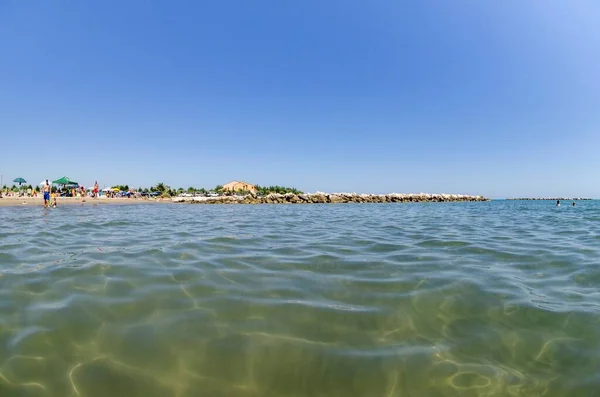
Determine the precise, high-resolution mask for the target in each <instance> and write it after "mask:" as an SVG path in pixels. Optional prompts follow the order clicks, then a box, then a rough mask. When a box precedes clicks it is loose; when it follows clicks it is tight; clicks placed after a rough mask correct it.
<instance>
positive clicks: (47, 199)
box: [42, 179, 50, 208]
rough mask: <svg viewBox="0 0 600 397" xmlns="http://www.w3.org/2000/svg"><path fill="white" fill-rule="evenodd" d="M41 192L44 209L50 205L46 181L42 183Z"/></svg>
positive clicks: (48, 185) (48, 188)
mask: <svg viewBox="0 0 600 397" xmlns="http://www.w3.org/2000/svg"><path fill="white" fill-rule="evenodd" d="M42 192H43V193H44V208H48V205H49V204H50V183H49V182H48V179H46V182H45V183H44V187H43V188H42Z"/></svg>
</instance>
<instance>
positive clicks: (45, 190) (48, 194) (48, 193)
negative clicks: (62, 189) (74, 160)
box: [42, 179, 98, 208]
mask: <svg viewBox="0 0 600 397" xmlns="http://www.w3.org/2000/svg"><path fill="white" fill-rule="evenodd" d="M77 190H79V194H80V195H81V197H82V201H85V195H86V193H85V192H86V190H85V188H84V187H83V186H79V188H78V189H75V188H72V189H71V196H72V197H77V195H78V193H77ZM42 194H43V195H44V208H48V207H49V206H52V207H53V208H56V206H57V203H56V196H57V194H56V193H52V186H51V185H50V182H49V181H48V179H46V181H45V182H44V185H43V186H42ZM92 197H93V198H98V181H95V182H94V188H93V190H92ZM51 198H52V202H51V200H50V199H51Z"/></svg>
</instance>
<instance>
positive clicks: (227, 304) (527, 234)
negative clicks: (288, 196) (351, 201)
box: [0, 201, 600, 397]
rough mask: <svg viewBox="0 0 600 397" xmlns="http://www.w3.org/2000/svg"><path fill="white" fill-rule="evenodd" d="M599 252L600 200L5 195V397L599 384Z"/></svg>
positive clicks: (522, 392)
mask: <svg viewBox="0 0 600 397" xmlns="http://www.w3.org/2000/svg"><path fill="white" fill-rule="evenodd" d="M565 204H566V203H565ZM599 248H600V203H598V202H581V203H579V205H578V206H577V207H574V208H573V207H570V206H563V207H561V208H556V207H554V205H553V203H551V202H505V201H500V202H491V203H455V204H454V203H440V204H389V205H388V204H375V205H366V204H365V205H311V206H308V205H307V206H292V205H290V206H284V205H280V206H277V205H276V206H202V205H181V206H176V205H172V206H171V205H148V206H145V205H140V206H96V207H67V206H65V207H59V208H57V209H53V210H44V209H42V208H0V396H2V397H6V396H52V397H54V396H56V397H65V396H86V397H88V396H89V397H92V396H110V397H136V396H143V397H151V396H181V397H184V396H242V397H243V396H344V397H345V396H403V397H404V396H419V397H420V396H434V397H435V396H474V397H483V396H486V397H492V396H528V397H530V396H545V397H555V396H580V397H581V396H584V397H586V396H590V397H591V396H596V395H598V390H600V375H599V374H600V371H599V370H600V288H599V286H600V249H599Z"/></svg>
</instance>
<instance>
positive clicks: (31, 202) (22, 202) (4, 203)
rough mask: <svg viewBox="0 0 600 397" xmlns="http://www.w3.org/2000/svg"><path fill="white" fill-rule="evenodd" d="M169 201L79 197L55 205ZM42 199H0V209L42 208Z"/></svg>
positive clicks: (62, 198) (62, 199) (160, 201)
mask: <svg viewBox="0 0 600 397" xmlns="http://www.w3.org/2000/svg"><path fill="white" fill-rule="evenodd" d="M171 203H172V201H171V200H170V199H152V200H145V199H137V198H98V199H95V198H91V197H86V198H85V201H82V200H81V197H58V198H57V199H56V205H57V206H58V207H60V206H63V205H66V206H73V205H83V206H94V205H133V204H171ZM43 206H44V199H43V198H42V197H2V198H0V207H43Z"/></svg>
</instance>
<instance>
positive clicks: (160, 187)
mask: <svg viewBox="0 0 600 397" xmlns="http://www.w3.org/2000/svg"><path fill="white" fill-rule="evenodd" d="M154 190H156V191H157V192H160V193H164V192H166V191H167V190H169V187H168V186H167V185H165V184H164V183H162V182H159V183H157V184H156V186H155V187H154Z"/></svg>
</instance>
